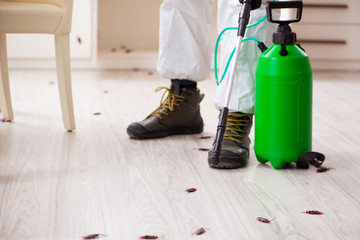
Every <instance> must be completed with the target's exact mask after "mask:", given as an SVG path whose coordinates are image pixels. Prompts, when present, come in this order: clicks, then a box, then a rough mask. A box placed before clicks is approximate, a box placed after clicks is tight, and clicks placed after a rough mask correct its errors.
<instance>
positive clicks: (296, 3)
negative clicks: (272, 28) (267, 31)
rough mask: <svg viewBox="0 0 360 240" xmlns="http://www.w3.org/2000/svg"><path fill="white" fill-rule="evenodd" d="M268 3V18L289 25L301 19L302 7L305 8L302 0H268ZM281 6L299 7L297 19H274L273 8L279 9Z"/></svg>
mask: <svg viewBox="0 0 360 240" xmlns="http://www.w3.org/2000/svg"><path fill="white" fill-rule="evenodd" d="M267 4H268V6H267V7H266V13H267V18H268V21H269V22H273V23H279V24H285V25H287V24H290V23H292V22H299V21H300V20H301V15H302V9H303V2H302V1H281V2H277V1H276V2H273V1H268V2H267ZM279 8H297V9H299V10H298V11H297V14H296V19H292V20H289V21H281V20H274V19H273V17H272V12H271V11H272V10H273V9H279Z"/></svg>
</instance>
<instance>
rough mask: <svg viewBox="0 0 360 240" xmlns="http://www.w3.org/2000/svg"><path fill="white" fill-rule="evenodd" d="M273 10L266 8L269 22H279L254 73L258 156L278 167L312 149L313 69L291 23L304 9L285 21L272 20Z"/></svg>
mask: <svg viewBox="0 0 360 240" xmlns="http://www.w3.org/2000/svg"><path fill="white" fill-rule="evenodd" d="M279 3H280V5H279ZM281 3H283V4H284V3H285V2H277V3H276V2H273V4H275V5H272V6H273V8H274V6H275V8H276V7H279V8H281V7H283V6H282V5H281ZM289 3H290V4H293V3H291V2H289ZM300 3H301V9H302V2H301V1H298V4H300ZM276 4H277V5H276ZM285 7H286V6H285ZM287 7H289V6H287ZM271 9H272V8H271V6H269V7H268V9H267V10H268V18H269V21H271V22H276V23H279V24H280V25H279V27H278V29H277V32H275V33H274V35H273V41H274V44H273V45H272V46H271V47H270V48H268V49H267V50H266V51H265V52H263V53H262V54H261V56H260V57H259V61H258V65H257V68H256V73H255V82H256V83H255V155H256V157H257V159H258V161H259V162H261V163H266V162H268V161H269V162H270V163H271V165H272V166H273V167H274V168H276V169H278V168H281V167H283V165H284V164H285V163H287V162H297V161H298V158H299V157H300V156H301V155H302V154H304V153H307V152H310V151H311V145H312V143H311V140H312V70H311V65H310V61H309V58H308V56H307V54H306V53H305V51H304V50H303V49H302V48H301V46H300V44H299V43H296V34H295V33H294V32H292V30H291V28H290V26H289V23H290V22H295V21H299V20H300V18H301V11H300V15H299V16H297V18H296V19H295V20H294V19H292V20H290V21H285V22H284V21H280V20H278V21H276V20H274V19H272V18H271V11H272V10H271ZM298 14H299V13H298Z"/></svg>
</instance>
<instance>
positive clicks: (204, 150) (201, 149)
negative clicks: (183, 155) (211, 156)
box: [194, 148, 210, 152]
mask: <svg viewBox="0 0 360 240" xmlns="http://www.w3.org/2000/svg"><path fill="white" fill-rule="evenodd" d="M194 149H195V150H199V151H202V152H208V151H210V149H209V148H194Z"/></svg>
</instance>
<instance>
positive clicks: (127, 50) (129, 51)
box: [125, 49, 133, 53]
mask: <svg viewBox="0 0 360 240" xmlns="http://www.w3.org/2000/svg"><path fill="white" fill-rule="evenodd" d="M132 51H133V50H131V49H126V50H125V53H131V52H132Z"/></svg>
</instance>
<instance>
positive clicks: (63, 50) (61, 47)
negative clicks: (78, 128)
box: [55, 34, 75, 131]
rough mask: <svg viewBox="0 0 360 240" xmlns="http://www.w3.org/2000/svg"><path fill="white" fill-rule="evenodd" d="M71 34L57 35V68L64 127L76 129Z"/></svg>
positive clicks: (69, 129)
mask: <svg viewBox="0 0 360 240" xmlns="http://www.w3.org/2000/svg"><path fill="white" fill-rule="evenodd" d="M69 45H70V40H69V34H58V35H55V51H56V68H57V78H58V85H59V93H60V103H61V110H62V117H63V121H64V127H65V129H67V130H68V131H71V130H74V129H75V119H74V108H73V100H72V90H71V68H70V46H69Z"/></svg>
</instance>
